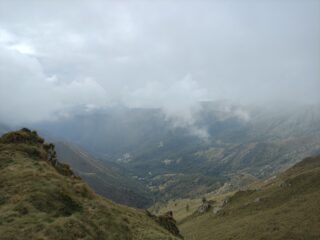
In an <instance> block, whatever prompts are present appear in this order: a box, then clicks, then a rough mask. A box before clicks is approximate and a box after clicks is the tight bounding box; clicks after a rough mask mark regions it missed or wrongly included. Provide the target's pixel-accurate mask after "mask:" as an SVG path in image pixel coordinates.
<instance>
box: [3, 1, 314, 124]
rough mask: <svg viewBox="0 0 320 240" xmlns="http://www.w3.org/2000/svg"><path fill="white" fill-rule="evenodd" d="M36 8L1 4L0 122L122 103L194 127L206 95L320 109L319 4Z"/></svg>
mask: <svg viewBox="0 0 320 240" xmlns="http://www.w3.org/2000/svg"><path fill="white" fill-rule="evenodd" d="M30 2H33V1H32V0H31V1H28V3H24V2H21V1H15V0H10V1H6V0H4V1H1V2H0V48H1V49H0V51H1V55H0V63H1V65H0V86H1V88H0V99H1V103H0V107H1V108H0V114H1V116H0V121H5V122H24V121H41V120H45V119H52V118H53V119H54V118H57V117H58V116H60V115H68V113H70V111H71V109H74V108H77V107H81V106H82V107H83V108H84V109H92V108H96V107H104V106H107V105H109V104H114V103H123V104H126V105H128V106H139V107H158V108H162V109H163V110H164V112H165V113H166V116H167V118H168V119H171V120H173V119H175V121H174V122H175V123H176V124H179V125H186V126H187V125H189V126H193V125H194V115H196V114H197V112H198V111H199V108H200V105H199V101H202V100H203V99H204V100H208V99H211V100H217V99H231V100H232V101H234V102H237V103H239V102H241V103H250V104H266V102H276V103H277V104H278V103H279V102H290V103H292V104H296V103H319V102H320V97H319V94H318V89H320V80H319V79H320V70H319V67H318V66H319V65H320V54H319V53H320V25H319V24H320V13H319V11H318V10H317V9H319V7H320V3H319V1H316V0H310V1H285V0H281V1H267V0H262V1H246V0H243V1H226V2H224V1H198V2H196V1H184V2H182V1H152V2H150V1H95V2H94V3H89V2H88V1H78V2H77V4H76V5H75V4H74V3H72V2H65V1H42V2H39V1H34V4H32V3H30ZM31 16H32V17H31ZM277 104H274V103H273V105H277ZM237 115H239V116H240V117H242V118H243V119H248V116H247V115H246V113H243V112H241V111H240V112H238V113H237Z"/></svg>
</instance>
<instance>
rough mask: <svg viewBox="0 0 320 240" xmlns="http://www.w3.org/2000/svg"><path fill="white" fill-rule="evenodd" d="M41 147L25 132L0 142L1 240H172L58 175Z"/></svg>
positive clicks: (134, 213) (144, 218)
mask: <svg viewBox="0 0 320 240" xmlns="http://www.w3.org/2000/svg"><path fill="white" fill-rule="evenodd" d="M29 134H31V136H29ZM12 136H13V137H12ZM16 136H18V137H16ZM43 146H44V145H43V141H41V140H39V139H37V138H36V137H35V135H34V132H26V131H24V130H22V131H19V132H14V133H11V134H7V135H6V136H5V137H4V138H1V139H0V239H1V240H20V239H21V240H22V239H23V240H25V239H39V240H40V239H42V240H49V239H54V240H73V239H85V240H89V239H92V240H99V239H101V240H102V239H103V240H108V239H110V240H122V239H123V240H126V239H128V240H129V239H137V240H140V239H141V240H142V239H150V240H157V239H158V240H160V239H161V240H162V239H163V240H164V239H166V240H169V239H171V240H174V239H176V237H175V236H173V235H171V234H170V233H169V232H168V231H167V230H166V229H164V228H162V227H161V226H160V225H159V224H158V223H157V222H156V221H155V220H154V219H152V218H151V217H149V216H148V215H147V214H146V212H145V211H144V210H138V209H134V208H130V207H126V206H123V205H119V204H115V203H113V202H112V201H109V200H107V199H104V198H102V197H100V196H98V195H96V194H95V193H94V192H93V191H92V190H91V189H90V188H89V187H88V186H87V185H86V184H85V183H84V182H83V181H82V180H81V179H79V178H78V177H75V176H74V175H72V174H68V175H65V174H63V172H61V169H59V168H55V167H54V166H53V165H52V163H50V162H49V161H48V160H47V155H46V150H45V148H44V147H43ZM57 166H59V165H57ZM60 167H61V166H60Z"/></svg>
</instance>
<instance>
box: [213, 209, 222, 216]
mask: <svg viewBox="0 0 320 240" xmlns="http://www.w3.org/2000/svg"><path fill="white" fill-rule="evenodd" d="M221 209H222V207H214V208H213V211H212V213H213V214H214V215H216V214H217V213H219V212H220V211H221Z"/></svg>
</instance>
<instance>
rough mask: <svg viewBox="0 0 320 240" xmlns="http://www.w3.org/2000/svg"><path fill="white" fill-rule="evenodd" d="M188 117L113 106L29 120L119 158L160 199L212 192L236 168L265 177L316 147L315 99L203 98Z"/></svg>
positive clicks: (319, 143) (100, 154)
mask: <svg viewBox="0 0 320 240" xmlns="http://www.w3.org/2000/svg"><path fill="white" fill-rule="evenodd" d="M193 118H194V119H193V121H192V123H191V125H190V124H189V125H188V124H187V125H183V124H182V125H181V124H179V121H175V120H174V119H171V118H169V117H168V116H167V115H166V114H165V112H163V111H162V110H160V109H138V108H136V109H129V108H125V107H113V108H108V109H99V111H91V112H83V113H78V114H75V115H72V116H70V117H67V118H64V119H60V120H59V121H53V122H42V123H37V124H34V125H33V126H32V127H33V128H36V129H40V130H41V129H42V130H45V131H47V132H49V133H50V134H52V135H56V136H57V137H58V138H62V139H65V140H66V141H68V142H72V143H75V144H77V145H79V146H80V147H81V148H83V149H85V150H86V151H88V152H89V153H90V154H91V155H93V156H94V157H95V158H98V159H99V160H101V161H102V162H103V163H116V164H117V165H118V166H119V165H120V166H121V169H124V172H126V174H127V175H129V176H130V177H131V178H135V179H137V180H138V181H139V183H141V185H144V187H146V188H148V189H149V190H150V191H151V192H152V194H153V198H155V199H156V200H159V201H160V200H161V201H162V200H169V199H172V198H188V197H196V196H198V195H199V194H200V195H201V194H204V193H206V192H211V191H214V190H216V189H218V188H220V187H221V186H223V184H224V183H225V182H228V181H230V179H231V178H232V176H234V175H241V174H249V175H252V176H254V177H257V178H267V177H269V176H271V175H273V174H275V173H277V172H279V171H282V170H284V169H286V168H288V167H290V166H292V165H293V164H295V163H296V162H297V161H299V160H300V159H302V158H304V157H307V156H310V155H314V154H317V153H320V107H319V106H318V105H306V106H295V107H292V106H291V107H288V106H285V107H281V106H276V107H272V108H268V107H252V106H241V105H234V104H230V103H227V102H203V103H201V108H200V110H199V111H198V112H197V113H196V114H195V115H194V116H193ZM180 120H181V119H180ZM182 120H183V119H182ZM182 120H181V121H182ZM199 132H200V133H206V134H204V135H203V134H202V135H201V134H199Z"/></svg>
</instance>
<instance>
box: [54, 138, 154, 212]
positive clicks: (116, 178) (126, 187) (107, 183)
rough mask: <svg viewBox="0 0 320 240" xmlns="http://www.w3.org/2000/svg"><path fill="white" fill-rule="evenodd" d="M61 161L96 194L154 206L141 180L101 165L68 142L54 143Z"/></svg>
mask: <svg viewBox="0 0 320 240" xmlns="http://www.w3.org/2000/svg"><path fill="white" fill-rule="evenodd" d="M55 147H56V151H57V156H58V158H59V159H60V160H61V161H62V162H65V163H67V164H68V165H70V166H71V168H72V170H73V171H74V172H75V173H76V174H77V175H78V176H80V177H81V178H82V179H83V180H84V181H85V182H87V183H88V185H89V186H90V187H91V188H93V189H94V191H95V192H96V193H98V194H100V195H102V196H104V197H106V198H109V199H111V200H113V201H115V202H117V203H121V204H125V205H129V206H133V207H139V208H143V207H147V206H149V205H150V204H151V203H152V198H151V194H150V192H149V191H148V189H147V188H146V187H145V186H144V185H142V184H141V183H140V182H139V181H138V180H136V179H133V178H132V177H130V176H126V175H125V173H121V169H118V167H117V166H115V165H114V164H112V163H107V162H104V163H102V162H100V161H98V160H96V159H95V158H94V157H93V156H91V155H90V154H89V153H87V152H86V151H84V150H83V149H81V148H80V147H77V146H75V145H72V144H70V143H67V142H61V141H57V142H55Z"/></svg>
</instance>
